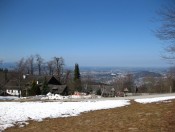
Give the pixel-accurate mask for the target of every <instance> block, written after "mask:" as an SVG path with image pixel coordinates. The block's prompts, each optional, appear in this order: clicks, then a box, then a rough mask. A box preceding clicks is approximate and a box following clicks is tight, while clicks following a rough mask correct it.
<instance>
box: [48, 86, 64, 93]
mask: <svg viewBox="0 0 175 132" xmlns="http://www.w3.org/2000/svg"><path fill="white" fill-rule="evenodd" d="M48 86H49V88H50V89H51V90H52V91H54V93H55V94H61V93H63V92H64V90H65V88H66V87H67V86H66V85H52V84H49V85H48Z"/></svg>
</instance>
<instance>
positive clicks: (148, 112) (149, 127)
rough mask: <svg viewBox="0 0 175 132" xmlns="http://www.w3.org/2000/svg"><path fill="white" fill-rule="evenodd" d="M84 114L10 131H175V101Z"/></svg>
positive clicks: (7, 131) (46, 120) (32, 122)
mask: <svg viewBox="0 0 175 132" xmlns="http://www.w3.org/2000/svg"><path fill="white" fill-rule="evenodd" d="M131 103H132V104H131V105H129V106H125V107H121V108H115V109H109V110H99V111H92V112H89V113H82V114H81V115H80V116H76V117H68V118H57V119H45V120H44V121H42V122H36V121H30V124H29V125H27V126H25V127H23V128H19V127H18V126H16V127H13V128H9V129H7V130H6V132H174V131H175V100H173V101H172V102H166V103H165V102H164V103H163V102H162V103H151V104H139V103H136V102H134V101H131Z"/></svg>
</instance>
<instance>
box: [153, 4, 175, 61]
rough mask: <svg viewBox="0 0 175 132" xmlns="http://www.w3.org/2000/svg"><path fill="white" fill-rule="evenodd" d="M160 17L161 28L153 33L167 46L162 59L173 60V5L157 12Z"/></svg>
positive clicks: (174, 46)
mask: <svg viewBox="0 0 175 132" xmlns="http://www.w3.org/2000/svg"><path fill="white" fill-rule="evenodd" d="M158 15H159V16H160V17H161V20H160V22H161V26H160V27H159V28H158V29H157V30H156V31H155V32H156V36H157V37H158V38H159V39H160V40H163V41H165V42H166V43H167V44H168V45H167V46H166V48H165V51H166V53H167V54H166V55H163V58H165V59H169V60H174V59H175V3H173V4H172V5H171V6H169V7H164V8H162V9H161V11H159V12H158Z"/></svg>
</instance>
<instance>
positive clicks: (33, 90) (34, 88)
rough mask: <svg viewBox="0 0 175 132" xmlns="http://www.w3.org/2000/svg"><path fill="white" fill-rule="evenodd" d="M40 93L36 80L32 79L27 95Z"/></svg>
mask: <svg viewBox="0 0 175 132" xmlns="http://www.w3.org/2000/svg"><path fill="white" fill-rule="evenodd" d="M40 94H41V90H40V88H39V86H38V85H37V83H36V81H35V80H34V81H33V82H32V86H31V89H30V90H29V95H31V96H35V95H40Z"/></svg>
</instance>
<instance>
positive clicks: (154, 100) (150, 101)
mask: <svg viewBox="0 0 175 132" xmlns="http://www.w3.org/2000/svg"><path fill="white" fill-rule="evenodd" d="M170 99H175V96H168V97H156V98H145V99H135V101H136V102H138V103H142V104H146V103H153V102H160V101H166V100H170Z"/></svg>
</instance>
